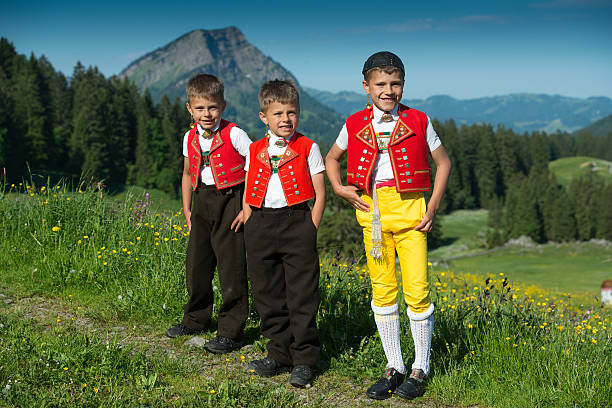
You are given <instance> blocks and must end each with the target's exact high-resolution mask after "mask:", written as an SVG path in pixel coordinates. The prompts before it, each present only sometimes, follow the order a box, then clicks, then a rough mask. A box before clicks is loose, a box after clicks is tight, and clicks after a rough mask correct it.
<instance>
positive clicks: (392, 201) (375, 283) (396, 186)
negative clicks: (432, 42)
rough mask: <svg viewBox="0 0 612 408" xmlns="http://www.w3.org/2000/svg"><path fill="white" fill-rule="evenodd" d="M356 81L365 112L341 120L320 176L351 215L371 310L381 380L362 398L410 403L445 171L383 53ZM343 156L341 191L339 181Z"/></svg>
mask: <svg viewBox="0 0 612 408" xmlns="http://www.w3.org/2000/svg"><path fill="white" fill-rule="evenodd" d="M362 73H363V76H364V80H363V88H364V90H365V92H366V94H367V95H368V97H371V98H372V102H373V106H372V105H371V104H369V103H368V105H367V107H366V109H364V110H362V111H360V112H357V113H355V114H353V115H351V116H349V118H348V119H347V120H346V123H345V125H344V127H343V128H342V130H341V131H340V134H339V136H338V138H337V139H336V143H334V145H333V146H332V148H331V149H330V151H329V153H328V154H327V157H326V169H327V175H328V177H329V180H330V182H331V184H332V187H333V188H334V192H335V193H336V194H337V195H339V196H340V197H342V198H344V199H345V200H347V201H348V202H349V203H350V204H351V205H352V206H353V207H355V209H356V214H357V220H358V221H359V224H360V225H361V226H362V228H363V237H364V243H365V249H366V254H367V260H368V269H369V270H370V280H371V281H372V310H373V312H374V320H375V321H376V326H377V328H378V333H379V334H380V338H381V341H382V344H383V349H384V351H385V355H386V357H387V366H386V370H385V373H384V375H383V376H382V378H380V379H379V380H378V381H377V382H376V383H375V384H373V385H372V386H371V387H370V388H368V390H367V391H366V395H367V396H368V397H370V398H374V399H385V398H389V397H390V396H391V394H392V393H393V392H395V393H396V394H397V395H399V396H400V397H402V398H407V399H412V398H415V397H418V396H421V395H423V392H424V381H425V379H426V378H427V374H428V373H429V354H430V349H431V336H432V333H433V323H434V322H433V311H434V306H433V303H431V302H430V300H429V283H428V278H427V232H429V231H431V229H432V227H433V223H434V218H435V216H436V211H437V210H438V207H439V206H440V201H441V200H442V196H443V194H444V190H445V189H446V184H447V181H448V177H449V174H450V168H451V163H450V159H449V158H448V155H447V154H446V151H445V150H444V147H443V146H442V144H441V142H440V139H439V138H438V135H437V134H436V132H435V130H434V129H433V127H432V125H431V121H430V119H429V117H428V116H427V115H425V114H424V113H423V112H420V111H418V110H416V109H411V108H409V107H407V106H404V105H402V104H401V103H400V101H401V99H402V93H403V87H404V75H405V73H404V65H403V63H402V61H401V60H400V59H399V58H398V57H397V56H396V55H395V54H392V53H390V52H387V51H383V52H378V53H376V54H374V55H372V56H370V57H369V58H368V59H367V61H366V62H365V64H364V67H363V71H362ZM345 153H346V154H347V185H346V186H345V185H342V182H341V178H340V159H341V158H342V156H343V155H344V154H345ZM429 155H431V157H432V158H433V160H434V162H435V164H436V168H437V171H436V177H435V181H434V187H433V192H432V195H431V198H430V200H429V204H427V205H426V203H425V198H424V196H423V193H424V192H425V191H429V190H430V187H431V186H430V169H429V160H428V159H429ZM359 193H361V195H360V194H359ZM396 251H397V254H398V257H399V261H400V266H401V270H402V287H403V292H404V299H405V301H406V304H407V305H408V310H407V313H408V317H409V319H410V329H411V331H412V337H413V340H414V347H415V361H414V363H413V364H412V367H411V368H412V371H411V373H410V374H409V375H408V376H407V378H406V374H407V369H406V367H405V366H404V361H403V358H402V352H401V347H400V317H399V312H398V305H397V294H398V287H397V278H396V274H395V253H396ZM404 378H406V380H405V381H404Z"/></svg>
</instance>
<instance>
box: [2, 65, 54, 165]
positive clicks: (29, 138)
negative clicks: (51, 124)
mask: <svg viewBox="0 0 612 408" xmlns="http://www.w3.org/2000/svg"><path fill="white" fill-rule="evenodd" d="M14 65H15V68H14V72H15V75H14V76H13V77H12V78H11V94H12V96H13V101H15V102H16V103H15V104H14V106H13V113H14V120H15V124H16V126H17V133H18V134H19V135H20V136H21V137H20V139H21V142H22V149H20V150H21V151H20V152H19V151H18V150H13V151H14V152H15V153H18V156H17V157H16V159H17V162H18V163H20V164H21V167H22V168H24V166H25V162H26V161H28V162H29V163H30V166H31V167H33V168H44V167H46V166H47V164H48V160H49V150H48V148H47V147H48V146H49V144H50V142H51V137H50V132H48V128H47V127H46V123H47V120H48V118H47V116H46V110H45V102H47V101H44V100H43V99H42V95H41V82H42V78H41V76H40V73H39V72H38V69H37V62H36V59H35V58H34V56H33V55H32V56H31V57H30V59H29V60H27V59H25V58H15V59H14Z"/></svg>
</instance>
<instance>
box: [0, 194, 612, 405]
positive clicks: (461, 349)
mask: <svg viewBox="0 0 612 408" xmlns="http://www.w3.org/2000/svg"><path fill="white" fill-rule="evenodd" d="M163 207H164V206H161V205H159V204H156V203H155V195H149V196H146V195H145V193H144V192H143V191H138V190H130V191H127V192H125V193H123V194H122V196H121V197H120V198H114V199H108V198H107V197H105V196H104V195H100V194H99V192H97V191H94V190H91V189H88V188H85V187H83V188H82V190H80V189H76V191H74V190H69V189H67V188H66V186H64V185H62V184H58V185H49V184H46V185H0V406H18V407H25V406H28V407H30V406H32V407H51V406H58V407H59V406H84V407H101V406H102V407H123V406H130V407H144V406H147V407H174V406H176V407H196V406H197V407H201V406H209V407H239V406H240V407H281V406H282V407H297V406H306V405H307V406H314V407H328V406H334V407H335V406H340V407H342V406H344V407H349V406H351V407H353V406H378V407H389V406H405V405H408V404H411V405H415V406H424V407H433V406H446V407H460V406H483V407H485V406H486V407H550V406H558V407H566V406H576V407H607V406H608V405H609V401H610V400H611V399H612V387H611V379H610V370H609V367H610V364H612V361H611V360H612V358H611V357H610V356H611V355H612V353H611V351H612V341H611V328H610V325H611V324H612V323H611V321H610V319H611V318H612V312H611V310H610V308H602V307H601V305H600V304H599V303H598V302H597V301H596V300H595V299H594V297H593V296H587V295H583V293H590V292H591V290H590V289H589V286H588V284H587V280H589V279H591V278H589V277H588V276H586V275H587V273H586V272H585V271H584V269H588V270H589V271H590V270H591V268H595V267H597V266H598V265H600V264H603V265H610V264H609V263H605V262H603V261H605V254H609V253H610V250H609V247H608V248H607V249H606V248H605V247H597V246H593V247H585V248H586V249H584V250H583V249H580V248H582V247H578V249H572V247H568V248H563V247H561V248H552V247H551V252H550V253H546V258H547V259H548V260H546V261H543V262H542V263H543V264H545V266H546V267H545V268H544V267H542V269H541V270H539V269H538V271H540V272H538V273H542V274H543V273H544V272H545V271H548V270H554V271H555V277H556V280H557V281H558V282H559V286H558V287H557V286H555V287H552V286H546V285H545V282H546V278H545V277H544V276H543V275H542V277H540V278H538V280H537V282H539V284H537V285H536V283H534V282H530V281H524V280H523V279H524V278H525V277H527V276H529V274H530V273H531V272H530V271H532V269H531V267H526V268H523V269H521V268H519V267H518V266H519V265H521V264H522V260H523V259H525V258H526V257H528V256H533V258H534V259H535V260H537V259H538V254H539V253H538V252H537V251H540V250H541V248H535V249H534V251H535V252H532V253H528V252H529V251H530V249H528V248H522V249H521V250H522V251H524V252H520V251H519V252H518V253H514V254H513V253H512V252H511V251H513V249H512V248H511V247H509V248H505V249H503V250H500V251H499V254H500V256H499V257H500V259H499V260H497V261H493V260H491V259H494V255H497V254H498V252H496V253H494V254H491V255H490V256H489V257H486V256H483V255H481V256H476V257H473V258H464V259H456V260H454V261H452V263H450V264H449V266H441V265H433V264H432V265H430V272H431V284H432V296H433V300H434V302H435V303H436V312H435V319H436V325H435V330H434V339H433V345H432V372H431V376H430V381H429V384H428V390H427V393H426V394H425V396H424V397H422V398H419V399H417V400H415V401H413V402H412V403H407V402H405V401H403V400H401V399H400V398H397V397H393V398H391V399H389V400H387V401H381V402H378V401H373V400H369V399H367V398H366V397H365V396H364V391H365V388H366V387H367V386H368V385H369V384H370V383H371V382H372V381H374V380H376V379H377V378H378V377H379V376H380V374H381V373H382V371H383V370H384V365H385V358H384V352H383V350H382V346H381V344H380V339H379V337H378V335H377V333H376V327H375V324H374V320H373V318H372V316H371V310H370V297H371V290H370V283H369V278H368V274H367V268H366V267H365V266H363V265H361V264H357V263H352V262H350V261H347V260H346V259H343V258H342V257H341V256H335V257H322V258H321V286H320V293H321V307H320V312H319V315H318V326H319V330H320V336H321V343H322V347H323V360H322V362H321V364H320V366H319V367H318V371H319V376H318V378H317V380H316V382H315V385H314V387H313V388H312V389H309V390H297V389H295V388H293V387H291V386H290V385H289V384H288V383H287V379H288V376H287V375H286V374H285V375H281V376H278V377H275V378H271V379H263V378H259V377H254V376H253V375H252V374H251V373H249V372H247V370H246V366H247V364H248V362H249V361H250V360H252V359H254V358H260V357H261V356H262V355H263V353H264V350H265V341H264V340H263V339H262V338H261V337H260V335H259V329H258V318H257V314H256V312H255V310H254V308H252V309H251V313H250V316H249V319H248V322H247V328H246V334H245V336H246V343H247V345H246V346H245V347H244V348H243V349H241V350H239V351H236V352H234V353H231V354H229V355H224V356H213V355H210V354H207V353H206V352H204V351H202V350H201V349H200V348H198V347H191V346H189V344H190V343H191V341H192V340H193V339H189V338H182V339H172V340H170V339H166V338H165V337H164V334H163V333H164V331H165V329H166V328H167V327H169V326H170V325H172V324H174V323H175V322H177V321H178V320H179V319H180V317H181V315H182V307H183V304H184V302H185V301H186V290H185V283H184V271H183V262H184V252H185V246H186V242H187V238H188V234H187V232H186V231H185V225H184V219H183V215H182V214H181V212H180V210H179V208H180V207H179V206H178V205H177V206H176V207H175V208H174V209H173V210H172V211H169V210H162V208H163ZM485 216H486V214H485ZM482 217H483V214H482V212H481V213H474V214H470V213H467V212H466V213H462V214H461V213H460V214H456V216H455V218H456V219H455V220H453V217H452V215H450V216H447V217H446V218H445V220H444V228H445V232H448V234H447V235H449V236H451V237H455V238H456V239H454V241H453V243H451V244H450V245H451V246H452V245H455V246H456V248H455V249H454V250H453V251H454V252H453V253H455V254H460V253H461V252H462V251H464V252H465V251H466V250H468V251H469V250H470V249H477V248H478V245H479V244H478V231H479V228H480V227H479V222H480V221H479V220H480V219H481V218H482ZM462 219H463V220H464V221H466V223H465V226H464V227H463V228H462V227H461V222H462V221H461V220H462ZM453 228H454V229H455V230H454V231H453ZM470 237H471V238H474V237H476V238H475V240H474V241H473V242H466V241H464V239H470ZM462 240H463V241H462ZM557 250H559V251H561V252H562V251H564V250H566V251H571V250H574V251H575V252H576V253H577V254H576V258H577V259H578V260H579V261H580V263H577V264H571V263H568V262H567V260H565V261H564V260H563V259H562V258H561V255H560V254H561V252H554V251H557ZM438 251H439V253H442V252H441V251H442V249H441V250H438ZM504 251H508V252H504ZM544 251H547V249H544ZM589 251H592V252H589ZM432 255H434V254H432ZM512 256H514V262H513V263H512V261H511V260H510V259H511V258H512ZM608 256H609V255H608ZM504 257H507V258H508V260H507V263H504V262H506V261H503V262H502V260H503V259H505V258H504ZM440 258H447V256H440ZM555 258H556V259H558V261H554V260H555ZM589 259H591V261H589ZM469 261H473V263H472V264H469V263H467V264H462V262H469ZM553 261H554V263H553ZM598 262H599V263H598ZM574 267H579V268H584V269H580V270H579V271H578V272H577V271H576V270H573V269H571V268H574ZM608 270H609V269H608ZM597 271H600V272H597V273H596V274H594V275H593V278H592V279H599V276H600V275H597V274H601V276H604V275H605V273H606V272H605V271H606V269H605V266H604V267H602V268H600V269H597ZM577 273H580V274H582V275H585V276H580V279H583V278H584V280H585V281H584V283H577V282H578V279H575V278H574V277H575V276H576V274H577ZM589 273H590V272H589ZM589 276H590V275H589ZM576 288H578V289H580V293H579V294H574V290H575V289H576ZM582 289H584V292H582ZM219 302H220V298H219V295H217V298H216V305H217V306H218V304H219ZM400 308H401V311H402V312H404V313H405V306H404V305H403V304H401V302H400ZM402 317H405V314H403V315H402ZM403 322H404V324H403V325H402V332H403V334H402V341H403V343H402V348H403V351H404V358H405V360H406V361H408V362H410V361H412V359H413V351H412V349H413V345H412V337H411V335H410V329H409V325H408V324H407V323H408V321H407V319H403ZM213 335H214V332H210V333H208V334H206V335H205V336H204V337H206V338H210V337H212V336H213Z"/></svg>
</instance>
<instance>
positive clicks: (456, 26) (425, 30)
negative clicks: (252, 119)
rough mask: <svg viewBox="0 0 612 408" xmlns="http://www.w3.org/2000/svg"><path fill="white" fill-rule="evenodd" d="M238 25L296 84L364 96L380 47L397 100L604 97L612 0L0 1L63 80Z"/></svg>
mask: <svg viewBox="0 0 612 408" xmlns="http://www.w3.org/2000/svg"><path fill="white" fill-rule="evenodd" d="M230 25H234V26H237V27H238V28H240V29H241V30H242V31H243V32H244V34H245V35H246V37H247V39H248V40H249V41H250V42H251V43H252V44H254V45H255V46H256V47H257V48H259V49H260V50H261V51H262V52H263V53H264V54H266V55H269V56H270V57H272V58H273V59H274V60H275V61H278V62H279V63H281V64H282V65H283V66H284V67H285V68H287V69H289V70H290V71H291V72H292V73H293V74H294V75H295V76H296V77H297V78H298V80H299V81H300V83H301V84H302V85H305V86H309V87H313V88H317V89H323V90H329V91H340V90H352V91H361V74H360V72H361V67H362V66H363V61H364V60H365V59H366V58H367V57H368V55H370V54H372V53H373V52H376V51H380V50H385V49H386V50H389V51H393V52H395V53H396V54H398V55H399V56H400V57H401V58H402V59H403V61H404V65H405V67H406V71H407V78H406V86H405V90H404V96H405V97H406V98H426V97H428V96H431V95H438V94H447V95H451V96H453V97H455V98H475V97H481V96H493V95H502V94H508V93H515V92H531V93H549V94H560V95H567V96H576V97H588V96H607V97H612V0H534V1H521V0H514V1H511V2H510V1H508V2H497V1H462V2H461V1H435V0H430V1H422V2H413V1H399V2H398V1H394V2H391V1H389V2H386V3H385V2H380V1H374V0H373V1H369V2H360V1H344V0H337V1H325V2H319V1H311V2H295V1H287V2H279V1H266V2H263V1H250V2H232V1H225V2H223V1H212V2H209V1H199V2H197V1H192V2H181V1H177V2H175V4H171V2H168V1H164V2H160V1H156V0H151V1H147V2H129V1H114V0H111V1H102V2H96V3H93V2H92V3H91V4H90V2H84V1H78V2H77V1H36V0H33V1H27V2H17V1H11V2H8V3H7V2H6V1H4V0H3V1H2V2H1V3H0V36H3V37H6V38H8V39H9V41H11V42H12V43H13V44H14V45H15V47H16V49H17V51H18V52H19V53H22V54H27V55H29V54H30V53H32V52H33V53H34V54H35V55H36V56H40V55H42V54H44V55H45V56H46V57H47V58H48V59H49V60H50V61H51V63H52V64H53V65H54V66H55V68H56V69H59V70H61V71H62V72H63V73H65V74H66V75H68V76H69V75H70V74H71V72H72V69H73V67H74V65H75V63H76V61H79V60H80V61H81V62H82V63H83V64H84V65H93V66H97V67H98V68H99V69H100V70H101V71H102V72H103V73H104V74H105V75H107V76H110V75H113V74H117V73H119V72H120V71H121V70H122V69H123V68H125V67H126V66H127V65H128V64H129V63H130V62H131V61H133V60H134V59H136V58H137V57H139V56H141V55H143V54H145V53H147V52H150V51H153V50H154V49H156V48H158V47H162V46H164V45H166V44H168V43H169V42H172V41H173V40H175V39H176V38H178V37H180V36H181V35H183V34H185V33H186V32H188V31H191V30H194V29H199V28H203V29H216V28H223V27H227V26H230Z"/></svg>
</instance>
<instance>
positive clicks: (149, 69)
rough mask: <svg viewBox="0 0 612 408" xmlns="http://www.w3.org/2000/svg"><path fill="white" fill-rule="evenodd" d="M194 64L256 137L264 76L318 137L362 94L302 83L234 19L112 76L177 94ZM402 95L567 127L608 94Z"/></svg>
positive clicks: (519, 124)
mask: <svg viewBox="0 0 612 408" xmlns="http://www.w3.org/2000/svg"><path fill="white" fill-rule="evenodd" d="M200 72H206V73H211V74H214V75H217V76H218V77H219V78H221V79H222V80H223V82H224V84H225V97H226V99H227V101H228V107H227V109H226V112H225V114H224V116H225V117H226V118H227V119H229V120H233V121H235V122H237V123H238V124H239V125H240V126H241V127H243V128H244V129H245V130H246V131H247V132H249V133H250V134H251V135H252V136H254V137H255V138H259V137H261V135H262V134H263V129H264V127H263V124H262V123H261V121H260V120H259V117H258V112H259V104H258V102H257V92H258V90H259V87H260V86H261V85H262V84H263V83H264V82H266V81H268V80H271V79H277V78H278V79H291V80H292V81H294V82H295V83H296V84H297V86H298V89H299V90H300V98H301V99H300V104H301V109H302V111H301V121H300V126H299V129H300V131H302V132H303V133H305V134H306V135H308V136H311V137H312V138H314V139H316V140H318V141H319V142H323V143H324V144H331V143H333V141H334V140H335V138H336V136H337V134H338V131H339V129H340V128H341V126H342V123H343V121H344V119H345V118H346V117H347V116H348V115H350V114H351V113H353V112H356V111H358V110H360V109H363V107H364V106H365V102H366V99H365V96H364V95H363V94H360V93H357V92H351V91H343V92H337V93H332V92H327V91H321V90H316V89H311V88H302V87H301V86H300V85H299V82H298V80H297V78H295V77H294V76H293V75H292V74H291V73H290V72H289V71H288V70H287V69H285V68H284V67H283V66H282V65H280V64H279V63H278V62H276V61H274V60H273V59H272V58H270V57H268V56H265V55H264V54H263V53H261V51H259V50H258V49H257V48H256V47H255V46H253V45H252V44H251V43H249V42H248V41H247V39H246V38H245V36H244V34H243V33H242V32H241V31H240V30H239V29H238V28H236V27H227V28H224V29H219V30H194V31H191V32H189V33H187V34H185V35H183V36H182V37H180V38H178V39H176V40H174V41H172V42H170V43H169V44H167V45H165V46H163V47H160V48H158V49H156V50H154V51H152V52H150V53H148V54H146V55H144V56H143V57H141V58H138V59H137V60H136V61H134V62H132V63H131V64H130V65H129V66H128V67H127V68H126V69H124V70H123V71H122V72H121V74H120V76H122V77H128V78H129V79H130V80H132V81H134V82H135V83H136V85H137V86H138V87H139V89H140V90H141V91H144V90H145V89H148V90H149V92H150V93H151V96H152V97H153V99H154V100H156V101H157V100H159V98H161V96H162V95H163V94H167V95H168V96H169V97H170V98H171V99H174V98H176V97H179V98H181V99H182V100H185V99H186V96H185V85H186V83H187V81H188V80H189V78H190V77H191V76H193V75H194V74H196V73H200ZM403 103H405V104H406V105H408V106H411V107H413V108H416V109H420V110H423V111H424V112H426V113H427V114H428V115H429V116H431V117H434V118H438V119H440V120H446V119H454V120H455V122H456V123H457V124H459V125H460V124H471V123H480V122H485V123H491V124H493V125H504V126H507V127H511V128H512V129H514V130H516V131H519V132H530V131H546V132H549V133H554V132H556V131H558V130H560V131H568V132H572V131H576V130H579V129H581V128H584V127H586V126H589V125H591V124H592V123H594V122H596V121H597V120H599V119H601V118H604V117H605V116H607V115H610V114H611V113H612V99H610V98H605V97H590V98H586V99H580V98H570V97H564V96H559V95H543V94H511V95H504V96H493V97H486V98H475V99H465V100H459V99H454V98H452V97H450V96H447V95H436V96H431V97H429V98H427V99H407V100H404V101H403ZM330 108H331V109H330Z"/></svg>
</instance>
